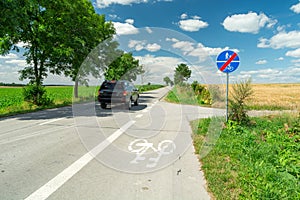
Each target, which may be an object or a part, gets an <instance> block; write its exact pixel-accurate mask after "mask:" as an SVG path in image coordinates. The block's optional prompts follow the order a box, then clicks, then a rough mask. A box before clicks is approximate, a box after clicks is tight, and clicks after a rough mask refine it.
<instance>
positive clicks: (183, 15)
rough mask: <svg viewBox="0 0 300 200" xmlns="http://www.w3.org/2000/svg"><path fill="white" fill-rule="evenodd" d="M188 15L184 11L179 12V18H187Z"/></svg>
mask: <svg viewBox="0 0 300 200" xmlns="http://www.w3.org/2000/svg"><path fill="white" fill-rule="evenodd" d="M187 18H188V15H187V14H186V13H183V14H181V16H180V19H187Z"/></svg>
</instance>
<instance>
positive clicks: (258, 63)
mask: <svg viewBox="0 0 300 200" xmlns="http://www.w3.org/2000/svg"><path fill="white" fill-rule="evenodd" d="M267 63H268V62H267V61H266V60H259V61H257V62H256V63H255V64H257V65H264V64H267Z"/></svg>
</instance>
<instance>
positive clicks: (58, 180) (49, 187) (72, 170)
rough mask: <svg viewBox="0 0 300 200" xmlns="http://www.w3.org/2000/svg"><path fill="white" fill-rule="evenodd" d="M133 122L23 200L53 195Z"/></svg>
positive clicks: (43, 198) (42, 198)
mask: <svg viewBox="0 0 300 200" xmlns="http://www.w3.org/2000/svg"><path fill="white" fill-rule="evenodd" d="M134 123H135V121H129V122H128V123H126V124H125V125H124V126H122V127H121V128H120V129H118V130H117V131H116V132H114V133H113V134H112V135H110V136H109V137H108V138H106V140H104V141H103V142H101V143H100V144H99V145H97V146H96V147H94V148H93V149H92V150H91V151H89V152H88V153H86V154H85V155H83V156H82V157H81V158H79V159H78V160H77V161H75V162H74V163H73V164H72V165H70V166H69V167H68V168H66V169H65V170H64V171H62V172H61V173H59V174H58V175H57V176H55V177H54V178H53V179H51V180H50V181H49V182H48V183H46V184H45V185H43V186H42V187H40V188H39V189H38V190H37V191H35V192H34V193H32V194H31V195H30V196H28V197H27V198H26V199H25V200H45V199H47V198H48V197H49V196H50V195H51V194H53V193H54V192H55V191H56V190H57V189H58V188H60V187H61V186H62V185H63V184H64V183H65V182H67V181H68V180H69V179H70V178H72V177H73V176H74V175H75V174H76V173H77V172H79V171H80V170H81V169H82V168H83V167H84V166H85V165H87V164H88V163H89V162H90V161H91V160H93V159H94V157H96V156H97V155H98V154H99V153H100V152H102V151H103V150H104V149H105V148H106V147H107V146H109V145H110V144H111V143H112V142H113V141H115V140H116V139H117V138H118V137H120V136H121V135H122V134H123V133H124V132H125V131H126V130H127V129H128V128H129V127H131V126H132V125H133V124H134Z"/></svg>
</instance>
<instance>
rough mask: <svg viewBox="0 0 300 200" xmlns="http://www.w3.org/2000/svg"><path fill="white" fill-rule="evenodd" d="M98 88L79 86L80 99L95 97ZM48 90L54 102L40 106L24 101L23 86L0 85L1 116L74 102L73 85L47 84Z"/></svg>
mask: <svg viewBox="0 0 300 200" xmlns="http://www.w3.org/2000/svg"><path fill="white" fill-rule="evenodd" d="M97 88H98V87H95V86H93V87H81V88H79V97H80V98H79V100H82V99H83V98H87V97H95V94H96V92H97ZM46 91H47V95H48V97H49V98H50V99H52V100H53V103H54V104H53V105H51V106H48V107H38V106H35V105H33V104H30V103H28V102H26V101H24V99H23V88H22V87H0V116H5V115H9V114H16V113H24V112H30V111H34V110H39V109H44V108H52V107H58V106H64V105H70V104H71V103H72V102H73V86H47V87H46ZM74 101H78V99H76V100H74Z"/></svg>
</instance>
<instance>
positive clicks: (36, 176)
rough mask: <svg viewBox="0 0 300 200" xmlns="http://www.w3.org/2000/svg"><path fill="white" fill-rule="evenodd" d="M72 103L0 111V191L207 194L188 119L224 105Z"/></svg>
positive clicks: (145, 100) (15, 194) (36, 195)
mask: <svg viewBox="0 0 300 200" xmlns="http://www.w3.org/2000/svg"><path fill="white" fill-rule="evenodd" d="M168 90H169V89H168V88H162V89H159V90H155V91H151V92H146V93H144V94H142V95H141V99H140V104H139V106H135V107H133V108H132V110H130V111H127V110H124V109H123V108H122V107H120V106H119V105H114V106H112V107H111V108H108V109H105V110H103V109H101V108H100V106H99V105H98V104H97V102H95V103H86V104H74V105H73V106H72V107H63V108H57V109H51V110H44V111H40V112H35V113H30V114H24V115H17V116H14V117H9V118H2V119H0V126H1V130H0V149H1V151H0V199H1V200H7V199H27V200H29V199H53V200H57V199H72V200H74V199H101V200H119V199H122V200H140V199H143V200H153V199H156V200H160V199H162V200H173V199H174V200H175V199H178V200H179V199H180V200H187V199H188V200H194V199H195V200H196V199H197V200H200V199H210V197H209V194H208V193H207V191H206V188H205V180H204V176H203V173H202V171H201V169H200V164H199V162H198V158H197V156H196V155H195V153H194V148H193V146H192V140H191V129H190V126H189V121H191V120H193V119H197V118H203V117H208V116H214V115H224V110H217V109H210V108H200V107H194V106H183V105H177V104H170V103H167V102H164V101H161V99H162V97H163V96H164V95H165V94H166V93H167V92H168Z"/></svg>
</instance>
